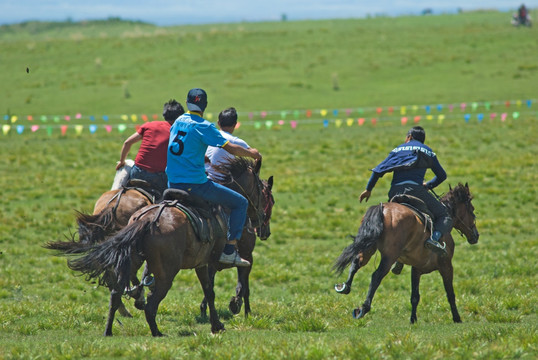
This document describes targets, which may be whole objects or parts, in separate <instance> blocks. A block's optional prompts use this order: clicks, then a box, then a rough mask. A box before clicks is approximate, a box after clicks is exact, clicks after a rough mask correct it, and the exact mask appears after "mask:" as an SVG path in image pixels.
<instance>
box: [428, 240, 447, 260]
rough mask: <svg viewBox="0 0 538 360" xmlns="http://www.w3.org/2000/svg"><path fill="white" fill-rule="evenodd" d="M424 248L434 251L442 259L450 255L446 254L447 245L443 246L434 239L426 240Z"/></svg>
mask: <svg viewBox="0 0 538 360" xmlns="http://www.w3.org/2000/svg"><path fill="white" fill-rule="evenodd" d="M424 247H425V248H426V249H430V250H432V251H433V252H435V253H436V254H437V255H439V256H441V257H443V256H447V255H448V253H447V252H446V244H445V243H443V244H441V243H440V242H439V241H435V240H433V239H432V238H429V239H428V240H426V242H425V243H424Z"/></svg>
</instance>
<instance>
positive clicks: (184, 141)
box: [166, 112, 228, 184]
mask: <svg viewBox="0 0 538 360" xmlns="http://www.w3.org/2000/svg"><path fill="white" fill-rule="evenodd" d="M227 142H228V140H226V139H225V138H224V137H223V136H222V135H221V134H220V132H219V131H218V129H217V128H216V127H215V125H213V124H212V123H210V122H209V121H207V120H204V119H203V118H202V117H200V116H199V115H197V114H195V113H191V112H187V113H185V114H183V115H181V116H180V117H179V118H178V119H177V120H176V121H175V122H174V124H173V125H172V127H171V129H170V140H169V142H168V153H167V165H166V175H167V176H168V181H169V182H171V183H176V184H177V183H188V184H203V183H205V182H206V181H207V175H206V173H205V166H204V158H205V153H206V150H207V147H208V146H217V147H222V146H224V145H226V143H227Z"/></svg>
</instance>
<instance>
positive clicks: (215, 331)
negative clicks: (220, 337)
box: [211, 322, 226, 334]
mask: <svg viewBox="0 0 538 360" xmlns="http://www.w3.org/2000/svg"><path fill="white" fill-rule="evenodd" d="M224 331H226V329H225V328H224V324H222V323H221V322H219V323H218V324H215V325H212V326H211V333H213V334H218V333H221V332H224Z"/></svg>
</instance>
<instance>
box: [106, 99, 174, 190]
mask: <svg viewBox="0 0 538 360" xmlns="http://www.w3.org/2000/svg"><path fill="white" fill-rule="evenodd" d="M183 113H185V110H184V109H183V106H181V104H180V103H178V102H177V101H176V100H170V101H168V102H167V103H165V104H164V107H163V118H164V120H165V121H152V122H147V123H144V124H143V125H142V126H140V127H139V128H138V129H137V130H136V132H135V133H134V134H133V135H131V136H129V137H128V138H127V140H125V142H124V143H123V146H122V148H121V155H120V161H118V164H117V165H116V170H120V169H121V168H122V167H123V166H125V158H126V157H127V154H129V151H130V150H131V146H132V145H133V144H135V143H137V142H139V141H140V140H142V143H141V144H140V148H139V149H138V153H137V154H136V158H135V162H134V166H133V167H132V168H131V171H130V178H131V179H141V180H145V181H147V182H149V183H150V184H151V186H152V187H153V188H155V189H157V190H159V191H160V192H163V191H164V190H165V189H166V188H167V187H168V179H167V178H166V173H165V168H166V149H167V146H168V139H169V138H170V127H171V126H172V124H173V123H174V121H175V120H176V119H177V118H178V117H179V116H181V115H182V114H183Z"/></svg>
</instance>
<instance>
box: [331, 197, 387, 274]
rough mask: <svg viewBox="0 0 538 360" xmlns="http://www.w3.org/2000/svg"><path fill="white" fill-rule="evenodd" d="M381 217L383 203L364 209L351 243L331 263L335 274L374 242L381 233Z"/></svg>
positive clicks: (340, 271)
mask: <svg viewBox="0 0 538 360" xmlns="http://www.w3.org/2000/svg"><path fill="white" fill-rule="evenodd" d="M383 219H384V216H383V204H379V205H376V206H372V207H370V208H369V209H368V210H367V211H366V214H364V217H363V219H362V222H361V225H360V227H359V232H358V234H357V236H356V237H355V238H354V241H353V243H352V244H351V245H349V246H348V247H346V248H345V249H344V251H342V254H340V256H339V257H338V259H336V261H335V263H334V265H333V270H334V271H335V272H336V273H337V274H341V273H342V272H343V271H344V269H345V268H346V267H347V266H348V265H349V264H350V263H351V262H352V261H353V259H354V258H355V257H356V256H357V255H358V254H359V253H360V252H364V251H365V250H367V249H369V248H370V247H372V246H374V245H375V244H376V242H377V240H378V239H379V237H380V236H381V234H382V233H383Z"/></svg>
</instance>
